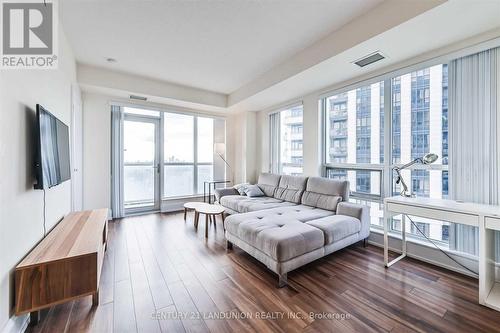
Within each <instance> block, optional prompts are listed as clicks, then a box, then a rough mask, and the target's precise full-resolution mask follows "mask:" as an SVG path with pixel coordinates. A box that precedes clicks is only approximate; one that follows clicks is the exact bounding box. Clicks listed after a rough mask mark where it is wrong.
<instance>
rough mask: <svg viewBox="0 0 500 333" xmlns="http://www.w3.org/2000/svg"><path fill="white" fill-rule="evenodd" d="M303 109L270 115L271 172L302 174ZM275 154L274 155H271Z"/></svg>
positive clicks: (291, 109)
mask: <svg viewBox="0 0 500 333" xmlns="http://www.w3.org/2000/svg"><path fill="white" fill-rule="evenodd" d="M302 119H303V107H302V105H298V106H295V107H292V108H289V109H286V110H283V111H280V112H278V113H273V114H271V115H270V130H271V142H270V144H271V157H270V159H271V171H272V172H276V173H283V174H286V175H301V174H302V172H303V152H302V150H303V140H302V139H303V123H302ZM273 152H275V153H273Z"/></svg>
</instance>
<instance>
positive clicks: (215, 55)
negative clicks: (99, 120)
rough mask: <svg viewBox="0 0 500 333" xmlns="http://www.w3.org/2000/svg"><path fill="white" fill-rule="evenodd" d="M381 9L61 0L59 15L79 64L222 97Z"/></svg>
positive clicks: (283, 0) (233, 0) (243, 1)
mask: <svg viewBox="0 0 500 333" xmlns="http://www.w3.org/2000/svg"><path fill="white" fill-rule="evenodd" d="M381 2H382V0H261V1H255V0H254V1H252V0H219V1H208V0H207V1H204V0H198V1H179V0H175V1H174V0H164V1H160V0H156V1H154V0H153V1H123V0H99V1H97V0H64V1H60V14H61V21H62V24H63V27H64V31H65V33H66V35H67V37H68V40H69V42H70V44H71V45H72V47H73V49H74V52H75V55H76V58H77V61H78V62H80V63H82V64H86V65H93V66H98V67H104V68H108V69H112V70H115V71H121V72H126V73H130V74H135V75H141V76H144V77H148V78H152V79H156V80H162V81H167V82H171V83H176V84H180V85H185V86H189V87H195V88H200V89H204V90H208V91H212V92H218V93H224V94H230V93H232V92H233V91H235V90H237V89H239V88H240V87H242V86H244V85H245V84H247V83H249V82H251V81H252V80H254V79H255V78H257V77H259V76H261V75H263V74H264V73H266V72H267V71H269V70H271V69H272V68H273V67H275V66H277V65H279V64H280V63H282V62H284V61H285V60H287V59H288V58H290V57H292V56H293V55H295V54H296V53H297V52H299V51H301V50H303V49H304V48H306V47H308V46H309V45H311V44H313V43H314V42H316V41H318V40H320V39H322V38H324V37H325V36H327V35H328V34H330V33H332V32H333V31H335V30H337V29H339V28H341V27H342V26H343V25H345V24H346V23H348V22H350V21H352V20H353V19H355V18H356V17H359V16H360V15H362V14H364V13H366V12H368V11H369V10H371V9H372V8H374V7H375V6H377V5H378V4H380V3H381ZM107 58H114V59H116V60H117V62H115V63H108V62H107V61H106V59H107Z"/></svg>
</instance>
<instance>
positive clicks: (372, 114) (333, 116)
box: [324, 82, 384, 199]
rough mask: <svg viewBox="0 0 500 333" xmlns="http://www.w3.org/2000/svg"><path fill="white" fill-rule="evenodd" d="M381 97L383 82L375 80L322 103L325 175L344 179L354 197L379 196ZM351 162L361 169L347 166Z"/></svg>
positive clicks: (382, 144) (382, 98) (381, 124)
mask: <svg viewBox="0 0 500 333" xmlns="http://www.w3.org/2000/svg"><path fill="white" fill-rule="evenodd" d="M383 96H384V82H377V83H374V84H371V85H366V86H362V87H360V88H357V89H353V90H350V91H348V92H345V93H340V94H337V95H333V96H330V97H328V98H326V100H325V103H324V105H325V106H326V110H325V112H326V114H325V123H326V129H325V131H326V132H325V133H327V136H328V137H327V138H326V142H325V146H326V152H325V160H326V164H327V172H326V175H327V177H331V178H336V179H348V180H349V183H350V186H351V191H352V192H353V193H356V194H357V195H358V197H367V196H370V197H376V198H377V199H381V195H382V191H381V182H380V181H381V171H380V170H381V166H380V165H381V163H382V162H383V158H384V154H383V152H384V140H383V119H384V116H383V113H384V97H383ZM381 121H382V123H381ZM353 164H356V165H358V166H360V165H362V167H363V169H359V168H356V170H355V169H352V168H350V166H352V165H353ZM373 165H377V168H375V169H373ZM372 170H373V171H372Z"/></svg>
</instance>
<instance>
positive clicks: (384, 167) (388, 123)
mask: <svg viewBox="0 0 500 333" xmlns="http://www.w3.org/2000/svg"><path fill="white" fill-rule="evenodd" d="M436 65H449V63H448V62H447V61H442V62H440V63H433V64H422V65H421V66H420V67H417V68H408V70H407V71H402V70H398V71H395V72H392V73H388V74H385V75H383V76H380V77H373V78H370V79H367V80H363V81H360V82H357V83H355V84H353V85H349V86H345V87H343V88H339V89H336V90H333V91H330V92H328V93H325V94H322V95H321V96H320V98H319V107H320V120H321V128H320V130H321V140H320V143H321V175H322V177H327V176H328V172H329V171H330V170H332V169H340V170H346V171H359V170H362V171H370V172H379V173H380V175H381V176H380V187H381V190H380V195H376V194H366V193H360V192H356V191H352V192H351V198H352V199H354V200H361V201H368V202H374V203H378V204H383V200H384V198H386V197H390V196H393V186H394V185H393V181H394V177H393V176H392V175H393V172H394V168H396V167H401V166H402V165H404V163H393V151H392V144H393V130H392V129H393V126H392V125H393V124H392V120H393V108H394V106H395V104H393V103H394V102H398V103H399V105H400V104H401V91H399V92H398V91H395V94H394V95H393V86H392V83H393V79H397V78H400V77H401V76H402V75H406V74H411V73H413V72H416V71H419V70H427V69H430V67H433V66H436ZM377 82H383V84H384V90H383V91H384V95H383V101H384V115H383V119H384V122H383V124H382V123H381V124H380V126H384V130H383V144H384V149H383V153H384V158H383V163H377V164H371V163H337V162H327V161H328V150H327V147H328V140H330V135H329V134H330V133H328V124H327V122H329V121H330V118H329V116H328V98H329V97H331V96H335V95H339V94H345V93H348V92H349V91H352V90H355V89H359V88H362V87H366V86H370V85H372V84H374V83H377ZM443 82H444V81H443ZM447 89H448V90H449V87H448V88H447ZM424 95H425V94H424ZM381 97H382V96H381ZM442 107H445V105H442ZM448 108H449V107H448ZM448 116H449V115H448ZM449 132H450V128H449V127H448V130H447V133H448V138H449ZM381 139H382V137H381ZM412 140H413V138H412ZM443 142H444V141H443ZM381 143H382V141H381ZM406 170H410V172H411V171H413V170H427V171H431V170H439V171H441V172H442V173H444V172H449V167H448V164H429V165H422V164H415V165H413V166H411V167H409V168H408V169H406ZM410 181H411V179H410ZM448 190H449V183H448ZM391 227H392V223H391ZM371 228H375V229H379V230H382V229H383V227H382V226H379V225H376V224H371ZM391 231H393V230H392V229H391ZM408 236H409V237H415V238H417V239H422V238H423V236H419V235H410V234H408ZM434 241H436V242H437V243H441V244H443V245H447V244H448V242H445V241H440V240H434Z"/></svg>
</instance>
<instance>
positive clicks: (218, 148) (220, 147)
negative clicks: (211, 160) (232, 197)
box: [214, 143, 233, 183]
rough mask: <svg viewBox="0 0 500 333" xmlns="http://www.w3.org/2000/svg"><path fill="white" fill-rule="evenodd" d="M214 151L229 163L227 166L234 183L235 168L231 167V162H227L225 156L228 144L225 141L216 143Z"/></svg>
mask: <svg viewBox="0 0 500 333" xmlns="http://www.w3.org/2000/svg"><path fill="white" fill-rule="evenodd" d="M214 151H215V153H216V154H217V155H219V157H220V158H221V160H223V161H224V163H225V164H226V165H227V167H228V169H229V171H230V176H231V177H230V179H229V180H230V181H231V183H232V182H233V169H232V168H231V166H230V165H229V163H227V161H226V159H225V158H224V155H225V154H226V144H225V143H215V144H214Z"/></svg>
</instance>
